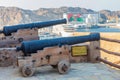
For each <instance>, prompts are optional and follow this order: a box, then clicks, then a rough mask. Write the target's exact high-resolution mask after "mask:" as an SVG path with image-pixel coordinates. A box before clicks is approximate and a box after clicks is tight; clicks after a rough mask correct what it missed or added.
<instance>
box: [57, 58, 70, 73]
mask: <svg viewBox="0 0 120 80" xmlns="http://www.w3.org/2000/svg"><path fill="white" fill-rule="evenodd" d="M69 68H70V62H69V61H66V60H62V61H60V62H59V63H58V71H59V73H61V74H64V73H67V72H68V71H69Z"/></svg>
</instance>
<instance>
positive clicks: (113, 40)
mask: <svg viewBox="0 0 120 80" xmlns="http://www.w3.org/2000/svg"><path fill="white" fill-rule="evenodd" d="M100 39H101V40H105V41H110V42H116V43H120V40H115V39H108V38H104V37H101V38H100Z"/></svg>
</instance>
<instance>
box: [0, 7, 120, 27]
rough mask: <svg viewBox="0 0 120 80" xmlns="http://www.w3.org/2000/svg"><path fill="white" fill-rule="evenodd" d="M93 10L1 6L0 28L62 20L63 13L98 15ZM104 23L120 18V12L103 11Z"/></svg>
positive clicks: (101, 13) (101, 12)
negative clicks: (109, 18) (110, 19)
mask: <svg viewBox="0 0 120 80" xmlns="http://www.w3.org/2000/svg"><path fill="white" fill-rule="evenodd" d="M96 12H97V11H94V10H92V9H86V8H80V7H60V8H39V9H37V10H28V9H22V8H18V7H4V6H0V26H1V27H2V26H6V25H15V24H22V23H31V22H37V21H47V20H51V19H59V18H62V15H63V13H80V14H86V13H96ZM98 13H100V15H101V19H102V22H105V21H106V19H108V17H109V16H113V17H114V16H118V17H120V11H110V10H101V11H98Z"/></svg>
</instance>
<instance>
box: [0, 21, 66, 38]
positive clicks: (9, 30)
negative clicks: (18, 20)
mask: <svg viewBox="0 0 120 80" xmlns="http://www.w3.org/2000/svg"><path fill="white" fill-rule="evenodd" d="M64 23H67V20H66V19H61V20H53V21H45V22H37V23H29V24H20V25H13V26H4V28H3V31H0V33H3V34H5V36H9V35H11V33H13V32H17V30H19V29H28V28H30V29H32V28H44V27H48V26H52V25H57V24H64Z"/></svg>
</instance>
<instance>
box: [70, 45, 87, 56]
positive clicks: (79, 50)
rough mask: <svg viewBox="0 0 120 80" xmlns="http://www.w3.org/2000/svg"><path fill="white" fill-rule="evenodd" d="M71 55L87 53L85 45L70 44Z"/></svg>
mask: <svg viewBox="0 0 120 80" xmlns="http://www.w3.org/2000/svg"><path fill="white" fill-rule="evenodd" d="M72 55H73V56H83V55H87V46H72Z"/></svg>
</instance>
